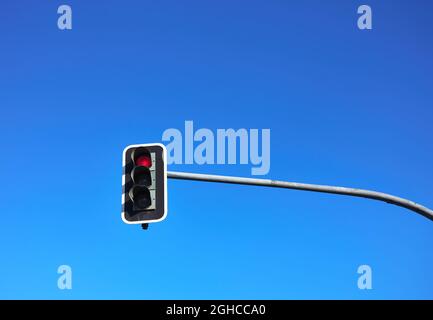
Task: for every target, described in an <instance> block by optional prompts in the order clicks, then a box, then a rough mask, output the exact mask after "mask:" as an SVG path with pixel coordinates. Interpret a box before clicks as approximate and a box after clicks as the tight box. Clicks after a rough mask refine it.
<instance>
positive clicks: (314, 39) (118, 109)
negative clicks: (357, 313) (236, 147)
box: [0, 0, 433, 299]
mask: <svg viewBox="0 0 433 320" xmlns="http://www.w3.org/2000/svg"><path fill="white" fill-rule="evenodd" d="M63 3H66V4H69V5H71V6H72V10H73V30H71V31H60V30H58V29H57V17H58V15H57V7H58V6H59V5H61V4H63ZM364 3H367V4H369V5H371V7H372V9H373V30H372V31H360V30H358V28H357V26H356V22H357V17H358V15H357V8H358V6H359V5H361V4H364ZM0 39H1V44H0V48H1V49H0V110H1V111H0V147H1V151H2V157H1V158H0V178H1V180H0V181H1V184H0V197H1V198H0V200H1V201H0V212H1V215H2V218H1V222H0V252H1V259H0V298H37V299H40V298H56V299H71V298H74V299H80V298H84V299H88V298H96V299H104V298H119V299H136V298H137V299H166V298H172V299H190V298H197V299H199V298H201V299H208V298H229V299H231V298H245V299H250V298H251V299H256V298H257V299H261V298H263V299H268V298H273V299H292V298H314V299H316V298H342V299H348V298H354V299H383V298H409V299H415V298H421V299H425V298H429V299H432V298H433V273H432V271H431V270H432V265H433V250H432V243H433V222H431V221H429V220H427V219H425V218H424V217H422V216H419V215H416V214H414V213H411V212H409V211H407V210H405V209H401V208H398V207H394V206H390V205H387V204H383V203H379V202H375V201H368V200H364V199H356V198H354V199H352V198H346V197H341V196H333V195H322V194H315V193H305V192H300V191H290V190H272V189H264V188H256V187H246V186H235V185H215V184H206V183H198V182H187V181H169V188H168V191H169V214H168V218H167V219H166V220H165V221H164V222H163V223H158V224H155V225H152V226H151V228H150V229H149V230H148V231H147V232H144V231H142V230H141V229H140V228H139V227H137V226H128V225H125V224H124V223H123V222H122V221H121V219H120V209H121V203H120V198H121V174H122V164H121V153H122V150H123V148H124V147H125V146H126V145H129V144H134V143H149V142H159V141H160V140H161V135H162V132H163V131H164V130H165V129H167V128H179V129H182V128H183V126H184V121H185V120H193V121H194V125H195V126H196V127H197V128H200V127H205V128H209V129H212V130H216V129H217V128H235V129H237V128H270V129H271V170H270V172H269V175H268V176H267V177H272V178H278V179H282V180H291V181H298V182H307V183H322V184H336V185H343V186H354V187H360V188H368V189H375V190H379V191H384V192H389V193H392V194H396V195H400V196H403V197H407V198H409V199H412V200H415V201H418V202H420V203H422V204H424V205H426V206H428V207H433V199H432V192H433V170H432V163H433V148H432V142H431V139H432V133H433V129H432V120H433V90H432V88H433V77H432V73H433V59H432V56H433V45H432V39H433V2H431V1H427V0H426V1H408V0H407V1H390V0H388V1H385V0H381V1H372V0H369V1H367V2H365V1H340V0H334V1H319V0H315V1H312V0H309V1H282V0H281V1H251V0H249V1H237V0H230V1H228V0H223V1H190V0H187V1H174V0H173V1H130V0H123V1H72V0H68V1H62V2H61V1H2V2H1V4H0ZM170 169H171V170H184V171H193V172H206V173H218V174H233V175H240V176H248V175H249V174H250V167H249V166H245V165H225V166H195V165H192V166H191V165H189V166H188V165H176V166H171V167H170ZM61 264H67V265H70V266H71V267H72V270H73V289H72V290H69V291H68V290H64V291H62V290H59V289H58V288H57V278H58V274H57V267H58V266H59V265H61ZM361 264H368V265H370V266H371V267H372V269H373V290H370V291H361V290H359V289H358V288H357V279H358V275H357V268H358V266H359V265H361Z"/></svg>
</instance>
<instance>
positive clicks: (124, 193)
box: [121, 143, 168, 225]
mask: <svg viewBox="0 0 433 320" xmlns="http://www.w3.org/2000/svg"><path fill="white" fill-rule="evenodd" d="M153 146H157V147H161V149H162V162H163V166H164V167H163V174H164V192H163V196H164V212H163V215H162V217H161V218H159V219H153V220H146V221H145V222H143V221H142V220H139V221H129V220H127V219H126V218H125V201H126V199H125V196H126V191H125V183H126V174H125V167H126V153H127V152H128V151H129V150H130V149H132V148H140V147H143V148H147V147H153ZM122 168H123V172H122V213H121V217H122V220H123V222H125V223H126V224H141V225H147V224H148V223H154V222H160V221H162V220H164V219H165V218H166V217H167V211H168V207H167V204H168V202H167V191H168V190H167V149H166V147H165V145H163V144H161V143H147V144H133V145H129V146H127V147H125V149H123V153H122Z"/></svg>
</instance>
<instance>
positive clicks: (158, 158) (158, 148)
mask: <svg viewBox="0 0 433 320" xmlns="http://www.w3.org/2000/svg"><path fill="white" fill-rule="evenodd" d="M122 189H123V192H122V220H123V221H124V222H125V223H127V224H142V225H143V226H146V227H147V224H148V223H152V222H159V221H162V220H164V219H165V217H166V216H167V151H166V148H165V146H164V145H162V144H159V143H157V144H140V145H130V146H128V147H126V148H125V149H124V150H123V178H122Z"/></svg>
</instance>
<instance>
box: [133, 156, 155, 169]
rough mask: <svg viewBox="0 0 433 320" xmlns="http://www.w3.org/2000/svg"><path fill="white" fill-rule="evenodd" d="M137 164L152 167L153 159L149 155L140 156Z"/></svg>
mask: <svg viewBox="0 0 433 320" xmlns="http://www.w3.org/2000/svg"><path fill="white" fill-rule="evenodd" d="M135 164H136V165H137V166H143V167H146V168H150V167H151V166H152V159H151V158H150V157H149V156H140V157H138V158H137V160H136V161H135Z"/></svg>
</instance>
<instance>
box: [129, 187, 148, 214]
mask: <svg viewBox="0 0 433 320" xmlns="http://www.w3.org/2000/svg"><path fill="white" fill-rule="evenodd" d="M129 197H130V198H131V200H132V202H133V203H134V206H135V207H136V208H137V209H139V210H144V209H146V208H148V207H150V205H151V204H152V199H151V196H150V191H149V189H147V188H146V187H141V186H135V187H133V188H132V189H131V190H130V191H129Z"/></svg>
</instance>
